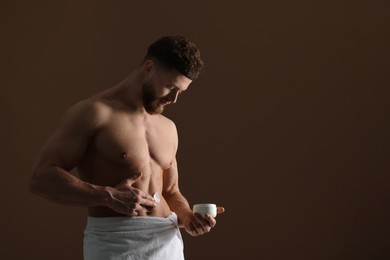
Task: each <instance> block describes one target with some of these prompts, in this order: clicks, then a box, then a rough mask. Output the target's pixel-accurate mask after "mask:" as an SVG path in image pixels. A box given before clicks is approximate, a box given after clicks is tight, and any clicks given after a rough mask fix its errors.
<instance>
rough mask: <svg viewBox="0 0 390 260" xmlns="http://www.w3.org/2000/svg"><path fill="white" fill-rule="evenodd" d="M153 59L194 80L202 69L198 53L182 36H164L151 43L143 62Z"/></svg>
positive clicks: (192, 44)
mask: <svg viewBox="0 0 390 260" xmlns="http://www.w3.org/2000/svg"><path fill="white" fill-rule="evenodd" d="M150 58H152V59H153V58H154V59H156V60H157V61H159V62H161V63H162V64H164V65H165V66H167V67H168V68H174V69H176V70H177V71H178V72H180V73H181V74H183V75H184V76H186V77H187V78H189V79H191V80H195V79H196V78H197V77H198V76H199V74H200V71H201V69H202V67H203V61H202V59H201V58H200V51H199V50H198V48H197V47H196V46H195V44H194V43H193V42H191V41H189V40H188V39H187V38H186V37H184V36H165V37H162V38H160V39H158V40H157V41H155V42H154V43H152V44H151V45H150V46H149V48H148V51H147V54H146V56H145V58H144V60H147V59H150Z"/></svg>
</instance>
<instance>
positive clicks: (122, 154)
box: [119, 153, 127, 160]
mask: <svg viewBox="0 0 390 260" xmlns="http://www.w3.org/2000/svg"><path fill="white" fill-rule="evenodd" d="M119 158H121V159H122V160H124V159H126V158H127V153H121V154H120V155H119Z"/></svg>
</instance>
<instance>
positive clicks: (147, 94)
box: [142, 83, 164, 115]
mask: <svg viewBox="0 0 390 260" xmlns="http://www.w3.org/2000/svg"><path fill="white" fill-rule="evenodd" d="M152 89H153V87H152V86H151V85H150V84H148V83H145V84H144V85H143V87H142V102H143V104H144V108H145V110H146V112H148V113H149V114H151V115H156V114H161V113H162V112H163V111H164V106H163V105H161V103H160V100H159V98H157V97H156V95H155V93H154V92H153V91H152Z"/></svg>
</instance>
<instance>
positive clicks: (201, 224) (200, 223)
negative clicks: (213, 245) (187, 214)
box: [193, 213, 210, 234]
mask: <svg viewBox="0 0 390 260" xmlns="http://www.w3.org/2000/svg"><path fill="white" fill-rule="evenodd" d="M193 223H194V225H195V227H196V229H197V230H198V232H199V233H200V234H203V233H207V232H209V231H210V226H209V223H208V221H207V220H205V218H203V217H202V216H201V215H200V214H199V213H195V218H194V221H193Z"/></svg>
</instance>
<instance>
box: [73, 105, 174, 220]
mask: <svg viewBox="0 0 390 260" xmlns="http://www.w3.org/2000/svg"><path fill="white" fill-rule="evenodd" d="M95 99H96V101H98V103H99V104H101V105H103V106H105V107H106V109H108V111H109V113H108V115H109V116H108V117H107V120H106V121H105V123H104V124H103V126H102V127H101V128H99V129H98V130H97V131H96V133H95V134H94V136H93V138H92V139H91V141H90V144H89V146H88V149H87V151H86V152H85V154H84V156H83V158H82V159H81V161H80V162H79V164H78V167H77V169H78V172H79V174H80V177H81V179H83V180H84V181H87V182H89V183H92V184H96V185H100V186H111V187H114V186H115V185H117V184H119V183H120V182H121V181H123V180H124V179H127V178H136V179H137V180H136V182H135V183H134V184H133V187H135V188H137V189H140V190H142V191H144V192H146V193H148V194H150V195H152V194H154V193H155V192H157V193H158V194H159V196H160V202H159V203H158V205H157V206H156V207H155V208H153V209H152V210H150V211H148V212H147V211H146V210H145V211H138V212H137V213H138V215H139V216H146V215H148V216H160V217H166V216H168V215H169V214H170V213H171V210H170V208H169V206H168V204H167V202H166V201H165V199H164V197H163V196H162V189H163V172H164V170H166V169H168V168H170V166H171V164H172V162H173V161H174V158H175V152H176V138H177V135H176V132H175V129H174V128H173V127H172V122H171V121H170V120H169V119H167V118H165V117H164V116H162V115H145V114H142V115H141V114H140V113H136V112H134V111H131V109H129V108H128V107H124V106H122V105H121V104H120V103H119V102H118V101H113V100H110V99H105V98H104V97H97V98H95ZM89 215H90V216H94V217H109V216H121V214H120V213H117V212H115V211H113V210H112V209H110V208H107V207H90V208H89Z"/></svg>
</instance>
